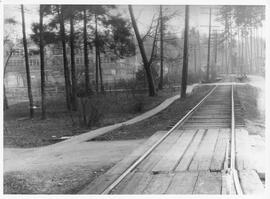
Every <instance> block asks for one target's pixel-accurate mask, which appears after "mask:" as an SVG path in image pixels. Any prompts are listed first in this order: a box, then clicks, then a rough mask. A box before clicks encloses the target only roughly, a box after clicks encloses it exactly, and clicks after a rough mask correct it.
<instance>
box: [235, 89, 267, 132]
mask: <svg viewBox="0 0 270 199" xmlns="http://www.w3.org/2000/svg"><path fill="white" fill-rule="evenodd" d="M236 90H237V94H238V97H239V99H240V103H241V106H242V108H243V112H244V120H245V124H246V128H247V130H248V132H249V134H253V135H260V136H263V137H264V136H265V112H264V111H260V110H259V104H258V102H259V101H260V97H262V96H260V91H259V90H258V89H257V88H255V87H253V86H250V85H244V86H236ZM262 106H264V104H263V105H262ZM263 110H264V108H263Z"/></svg>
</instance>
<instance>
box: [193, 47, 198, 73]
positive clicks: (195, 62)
mask: <svg viewBox="0 0 270 199" xmlns="http://www.w3.org/2000/svg"><path fill="white" fill-rule="evenodd" d="M193 51H194V72H195V73H196V72H197V54H196V45H195V44H194V48H193Z"/></svg>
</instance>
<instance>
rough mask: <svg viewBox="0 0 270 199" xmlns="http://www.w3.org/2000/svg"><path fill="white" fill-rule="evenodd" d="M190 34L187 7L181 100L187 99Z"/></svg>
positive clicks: (187, 7) (187, 8)
mask: <svg viewBox="0 0 270 199" xmlns="http://www.w3.org/2000/svg"><path fill="white" fill-rule="evenodd" d="M188 33H189V6H188V5H186V6H185V33H184V52H183V69H182V84H181V98H185V97H186V89H187V76H188Z"/></svg>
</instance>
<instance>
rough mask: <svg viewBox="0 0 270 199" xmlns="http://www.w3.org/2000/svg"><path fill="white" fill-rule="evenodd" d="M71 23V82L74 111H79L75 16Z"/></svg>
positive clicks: (71, 17) (71, 18)
mask: <svg viewBox="0 0 270 199" xmlns="http://www.w3.org/2000/svg"><path fill="white" fill-rule="evenodd" d="M69 22H70V62H71V82H72V98H71V99H72V100H71V101H72V110H74V111H76V110H77V78H76V66H75V52H74V24H73V15H71V16H70V18H69Z"/></svg>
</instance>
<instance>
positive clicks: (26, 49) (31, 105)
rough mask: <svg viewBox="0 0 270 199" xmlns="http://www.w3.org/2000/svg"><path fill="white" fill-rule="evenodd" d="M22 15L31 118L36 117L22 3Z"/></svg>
mask: <svg viewBox="0 0 270 199" xmlns="http://www.w3.org/2000/svg"><path fill="white" fill-rule="evenodd" d="M21 15H22V34H23V48H24V58H25V68H26V79H27V90H28V98H29V110H30V118H33V117H34V103H33V95H32V88H31V76H30V68H29V59H28V48H27V41H26V33H25V17H24V7H23V5H21Z"/></svg>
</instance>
